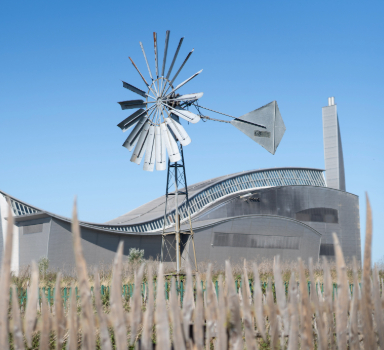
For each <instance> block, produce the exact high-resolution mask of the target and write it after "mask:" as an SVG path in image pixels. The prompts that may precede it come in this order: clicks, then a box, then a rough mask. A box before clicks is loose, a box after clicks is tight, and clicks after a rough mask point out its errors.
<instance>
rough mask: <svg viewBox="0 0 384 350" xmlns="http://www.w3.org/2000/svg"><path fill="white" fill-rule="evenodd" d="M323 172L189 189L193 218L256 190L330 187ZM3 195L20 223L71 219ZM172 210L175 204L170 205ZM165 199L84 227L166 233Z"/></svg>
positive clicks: (263, 174) (284, 173)
mask: <svg viewBox="0 0 384 350" xmlns="http://www.w3.org/2000/svg"><path fill="white" fill-rule="evenodd" d="M323 171H324V170H323V169H316V168H299V167H282V168H269V169H258V170H250V171H243V172H239V173H235V174H230V175H225V176H220V177H217V178H213V179H210V180H206V181H202V182H199V183H196V184H194V185H191V186H188V192H189V200H190V214H191V216H192V217H194V216H197V215H198V214H199V213H200V212H201V211H202V210H203V209H205V208H207V207H208V206H211V205H213V204H214V203H215V202H216V201H218V200H221V199H223V198H225V197H226V196H230V195H233V194H236V193H241V192H247V191H249V190H253V189H259V188H267V187H276V186H298V185H299V186H300V185H301V186H321V187H326V184H325V179H324V175H323ZM0 193H3V195H5V196H6V197H9V198H10V200H11V205H12V210H13V213H14V215H15V216H16V217H18V218H19V220H18V221H21V220H26V219H28V218H31V219H32V217H35V216H39V215H40V216H41V215H43V216H48V215H49V216H53V217H56V218H58V219H61V220H65V221H70V220H69V219H67V218H64V217H60V216H58V215H55V214H52V213H49V212H46V211H44V210H41V209H39V208H36V207H34V206H31V205H29V204H27V203H25V202H22V201H20V200H18V199H16V198H13V197H12V196H9V195H7V194H6V193H4V192H1V191H0ZM170 207H172V203H170ZM164 208H165V196H162V197H159V198H157V199H155V200H153V201H151V202H149V203H146V204H144V205H142V206H140V207H138V208H136V209H134V210H132V211H130V212H128V213H126V214H124V215H122V216H119V217H118V218H116V219H114V220H111V221H108V222H106V223H105V224H97V223H87V222H82V223H81V225H83V226H87V227H92V228H95V229H101V230H107V231H109V232H111V231H114V232H121V233H131V234H134V233H139V232H141V233H144V232H154V231H158V230H160V229H162V227H163V222H164ZM179 214H180V216H181V221H182V222H183V221H186V219H187V218H188V212H187V208H186V206H185V203H182V204H181V205H180V206H179ZM166 220H167V221H166V226H168V227H169V226H171V225H173V223H174V211H173V212H170V213H168V214H167V218H166Z"/></svg>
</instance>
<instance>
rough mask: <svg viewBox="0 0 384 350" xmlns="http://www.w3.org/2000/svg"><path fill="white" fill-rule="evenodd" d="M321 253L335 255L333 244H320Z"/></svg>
mask: <svg viewBox="0 0 384 350" xmlns="http://www.w3.org/2000/svg"><path fill="white" fill-rule="evenodd" d="M320 255H325V256H335V248H334V246H333V244H325V243H323V244H320Z"/></svg>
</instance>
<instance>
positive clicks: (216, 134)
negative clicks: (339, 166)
mask: <svg viewBox="0 0 384 350" xmlns="http://www.w3.org/2000/svg"><path fill="white" fill-rule="evenodd" d="M383 15H384V2H383V1H365V2H364V3H363V2H361V1H359V2H358V1H348V2H347V1H338V2H335V1H321V2H313V1H311V2H309V1H263V2H261V1H236V2H235V1H220V2H218V1H217V2H216V1H200V0H197V1H193V2H182V1H156V2H155V1H146V2H143V1H68V0H67V1H49V2H48V1H44V2H42V1H33V2H32V1H28V2H27V1H21V2H19V1H17V2H10V1H7V2H6V1H2V2H1V3H0V64H1V66H0V102H1V103H0V189H1V190H2V191H4V192H6V193H8V194H10V195H12V196H15V197H16V198H19V199H20V200H23V201H25V202H27V203H30V204H32V205H34V206H37V207H40V208H42V209H45V210H48V211H51V212H54V213H56V214H59V215H63V216H66V217H70V216H71V210H72V205H73V199H74V196H75V195H77V196H78V203H79V216H80V219H81V220H84V221H90V222H105V221H108V220H111V219H113V218H115V217H117V216H119V215H122V214H124V213H126V212H128V211H130V210H132V209H134V208H136V207H138V206H140V205H142V204H144V203H146V202H148V201H150V200H152V199H155V198H157V197H158V196H161V195H163V194H164V191H165V181H166V172H153V173H148V172H144V171H143V170H142V165H141V166H137V165H136V164H133V163H131V162H130V161H129V160H130V157H131V153H129V152H128V150H127V149H125V148H123V147H121V145H122V143H123V142H124V140H125V138H126V137H127V133H122V132H121V130H120V129H119V128H118V127H117V126H116V125H117V124H118V123H119V122H120V121H122V120H123V119H124V118H126V117H127V116H128V115H129V111H122V110H121V109H120V107H119V105H118V104H117V103H116V102H117V101H123V100H128V99H136V98H137V95H135V94H134V93H131V92H130V91H128V90H126V89H124V88H123V87H122V83H121V80H124V81H127V82H129V83H131V84H133V85H135V86H137V87H139V88H142V89H144V84H143V82H142V81H141V79H140V77H139V75H138V74H137V72H136V71H135V69H134V67H133V66H132V64H131V63H130V61H129V60H128V56H131V57H132V58H133V59H134V61H135V62H136V64H137V65H138V67H139V68H140V70H141V71H142V72H143V73H145V76H146V77H148V72H147V70H146V66H145V61H144V58H143V56H142V53H141V49H140V46H139V41H142V42H143V44H144V47H145V49H146V52H147V55H148V59H149V61H150V63H151V64H152V71H154V54H153V39H152V38H153V37H152V32H153V31H156V32H157V33H158V41H159V53H160V54H161V56H160V59H161V60H162V53H163V49H164V39H165V31H166V30H170V31H171V35H170V46H169V55H173V53H174V51H175V49H176V46H177V43H178V41H179V39H180V37H182V36H184V37H185V39H184V43H183V45H182V48H181V51H180V54H179V59H178V61H177V64H176V65H177V66H179V65H180V64H181V62H182V59H184V57H185V56H186V55H187V54H188V52H189V51H190V50H191V49H192V48H195V51H194V53H193V55H192V56H191V58H190V60H189V61H188V63H187V64H186V66H185V68H184V69H183V71H182V72H181V73H180V75H179V78H178V80H177V83H180V82H181V81H183V80H185V79H186V78H188V77H189V76H191V75H192V74H194V73H195V72H197V71H198V70H200V69H204V71H203V72H202V74H200V75H199V76H198V77H197V78H195V79H194V80H193V81H191V82H190V83H188V84H187V85H186V86H185V88H183V90H181V91H180V92H183V93H191V92H200V91H203V92H204V96H203V98H202V99H201V101H200V103H201V105H202V106H207V107H209V108H212V109H215V110H219V111H222V112H224V113H228V114H230V115H234V116H241V115H243V114H245V113H247V112H249V111H252V110H254V109H256V108H259V107H261V106H263V105H265V104H267V103H269V102H271V101H273V100H276V101H277V102H278V105H279V109H280V112H281V114H282V117H283V119H284V122H285V125H286V127H287V131H286V133H285V135H284V138H283V140H282V142H281V143H280V146H279V148H278V149H277V152H276V154H275V155H274V156H272V155H271V154H270V153H268V152H267V151H266V150H264V149H263V148H262V147H260V146H259V145H258V144H256V143H254V142H253V141H251V139H249V138H247V137H246V136H245V135H244V134H242V133H241V132H239V131H238V130H237V129H235V128H234V127H232V126H231V125H227V124H223V123H214V122H207V123H203V122H200V123H198V124H195V125H189V126H187V127H186V129H187V132H188V133H189V135H190V136H191V138H192V143H191V144H190V145H188V146H187V147H185V148H184V155H185V160H186V170H187V179H188V183H189V184H193V183H195V182H199V181H203V180H206V179H209V178H212V177H216V176H221V175H225V174H230V173H235V172H239V171H243V170H251V169H258V168H268V167H281V166H300V167H315V168H324V156H323V133H322V116H321V108H322V107H323V106H325V105H327V99H328V97H329V96H335V100H336V103H337V105H338V113H339V121H340V127H341V136H342V142H343V150H344V160H345V172H346V186H347V191H348V192H351V193H353V194H356V195H358V196H359V198H360V216H361V237H362V247H363V245H364V230H365V210H366V200H365V192H368V194H369V196H370V200H371V205H372V208H373V225H374V236H373V260H374V261H379V260H381V259H382V258H383V256H384V249H383V247H384V215H382V212H383V210H384V187H383V174H384V159H383V149H384V147H383V131H384V121H383V115H384V104H383V96H384V87H383V81H384V79H383V78H384V70H383V62H384V46H383V34H384V21H383ZM170 61H171V58H170V56H168V65H169V63H170ZM209 115H210V116H211V117H215V115H213V114H209ZM216 117H217V115H216Z"/></svg>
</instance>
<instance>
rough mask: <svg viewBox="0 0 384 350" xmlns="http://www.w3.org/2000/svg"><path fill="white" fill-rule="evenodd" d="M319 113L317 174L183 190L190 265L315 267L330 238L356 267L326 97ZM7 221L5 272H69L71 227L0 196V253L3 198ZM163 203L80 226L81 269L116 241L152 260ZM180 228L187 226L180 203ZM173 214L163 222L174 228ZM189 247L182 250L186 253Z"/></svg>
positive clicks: (259, 177)
mask: <svg viewBox="0 0 384 350" xmlns="http://www.w3.org/2000/svg"><path fill="white" fill-rule="evenodd" d="M328 102H329V103H328V104H329V105H328V106H327V107H323V128H324V151H325V167H326V169H325V177H324V170H322V169H312V168H298V167H285V168H273V169H259V170H251V171H244V172H241V173H236V174H231V175H225V176H221V177H218V178H214V179H210V180H207V181H203V182H200V183H197V184H194V185H191V186H188V191H189V198H190V211H191V217H192V223H193V230H194V233H195V235H194V237H195V238H194V240H195V247H196V256H197V260H198V262H201V261H211V262H215V263H217V264H218V265H221V264H223V263H224V261H225V260H226V259H228V258H230V259H231V260H232V261H239V260H240V259H243V258H246V259H247V260H255V259H258V260H260V259H268V258H272V257H273V256H275V255H280V256H281V258H282V260H284V261H290V260H291V261H293V260H296V259H297V258H298V257H301V258H302V259H304V260H308V258H309V257H312V258H313V259H314V261H317V260H318V259H319V257H320V256H327V257H330V258H332V257H333V256H334V249H333V239H332V233H333V232H335V233H336V234H337V235H338V237H339V240H340V243H341V246H342V249H343V252H344V256H345V258H346V259H347V260H350V259H352V257H353V256H355V257H356V258H357V260H358V261H361V246H360V219H359V199H358V197H357V196H356V195H354V194H351V193H348V192H346V191H345V174H344V162H343V152H342V147H341V138H340V129H339V123H338V116H337V109H336V105H335V104H334V99H333V98H330V99H329V101H328ZM8 199H9V200H10V203H11V206H12V211H13V213H14V215H15V227H14V247H13V253H14V254H13V261H12V268H13V270H15V271H17V270H18V269H19V267H20V266H23V265H26V264H29V263H30V261H31V260H32V259H34V260H38V259H39V258H41V257H47V258H48V259H49V261H50V266H51V267H54V268H60V269H72V268H73V266H74V255H73V249H72V234H71V221H70V219H68V218H64V217H61V216H58V215H55V214H53V213H50V212H47V211H44V210H42V209H39V208H36V207H34V206H31V205H29V204H27V203H24V202H22V201H21V200H18V199H16V198H14V197H12V196H10V195H8V194H6V193H4V192H1V191H0V220H1V225H0V251H1V254H2V252H3V247H4V240H5V230H6V222H7V210H8V204H7V200H8ZM164 202H165V198H164V196H163V197H160V198H157V199H155V200H153V201H151V202H149V203H147V204H145V205H143V206H141V207H139V208H137V209H135V210H133V211H131V212H129V213H127V214H125V215H122V216H120V217H118V218H116V219H114V220H111V221H109V222H107V223H104V224H97V223H88V222H81V223H80V225H81V235H82V244H83V250H84V255H85V259H86V261H87V263H88V264H89V265H99V264H101V263H104V264H110V263H111V262H112V259H113V257H114V254H115V252H116V250H117V246H118V244H119V242H120V241H124V254H125V255H127V254H128V252H129V249H130V248H133V247H134V248H139V249H144V251H145V257H146V258H149V257H153V258H157V257H160V254H161V237H162V236H161V232H162V227H163V220H164ZM179 214H180V216H181V222H182V224H183V222H184V223H185V222H186V220H187V212H186V208H185V206H184V205H180V207H179ZM172 215H174V214H172V213H171V214H170V215H169V216H168V217H167V220H168V222H169V223H172V222H174V217H172ZM188 249H190V247H189V248H188Z"/></svg>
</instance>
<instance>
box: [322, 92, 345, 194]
mask: <svg viewBox="0 0 384 350" xmlns="http://www.w3.org/2000/svg"><path fill="white" fill-rule="evenodd" d="M328 104H329V105H328V106H326V107H323V109H322V112H323V138H324V160H325V175H326V179H327V186H328V187H331V188H335V189H337V190H342V191H345V172H344V157H343V147H342V144H341V135H340V126H339V118H338V115H337V105H336V104H335V98H334V97H329V98H328Z"/></svg>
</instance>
